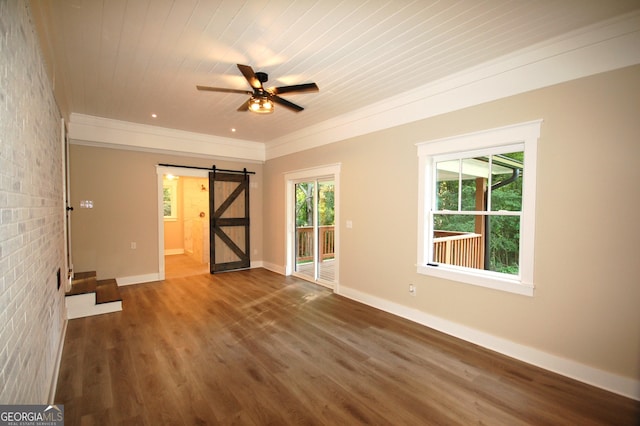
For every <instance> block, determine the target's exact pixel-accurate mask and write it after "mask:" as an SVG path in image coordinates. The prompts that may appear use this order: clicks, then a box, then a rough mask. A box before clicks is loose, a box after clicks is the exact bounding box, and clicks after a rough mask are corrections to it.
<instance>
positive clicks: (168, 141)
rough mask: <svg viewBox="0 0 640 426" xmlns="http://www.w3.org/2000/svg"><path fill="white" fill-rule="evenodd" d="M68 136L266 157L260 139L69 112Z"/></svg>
mask: <svg viewBox="0 0 640 426" xmlns="http://www.w3.org/2000/svg"><path fill="white" fill-rule="evenodd" d="M69 139H71V143H75V144H79V145H91V146H105V147H110V148H120V149H135V150H140V151H156V152H162V153H172V154H180V155H185V154H192V155H195V156H199V157H202V156H204V157H208V158H220V159H233V160H248V161H257V162H264V161H265V145H264V144H263V143H261V142H253V141H245V140H240V139H231V138H223V137H220V136H211V135H205V134H202V133H193V132H186V131H183V130H175V129H167V128H164V127H156V126H149V125H146V124H138V123H130V122H126V121H119V120H112V119H108V118H102V117H94V116H89V115H84V114H77V113H72V114H71V116H70V119H69Z"/></svg>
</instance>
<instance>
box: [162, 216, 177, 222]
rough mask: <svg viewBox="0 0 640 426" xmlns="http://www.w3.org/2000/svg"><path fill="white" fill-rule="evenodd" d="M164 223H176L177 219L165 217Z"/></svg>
mask: <svg viewBox="0 0 640 426" xmlns="http://www.w3.org/2000/svg"><path fill="white" fill-rule="evenodd" d="M164 221H165V222H177V221H178V218H177V217H169V216H165V218H164Z"/></svg>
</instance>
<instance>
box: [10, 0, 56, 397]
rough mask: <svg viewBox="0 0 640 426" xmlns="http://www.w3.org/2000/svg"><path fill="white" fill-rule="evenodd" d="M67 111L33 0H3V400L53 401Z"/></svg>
mask: <svg viewBox="0 0 640 426" xmlns="http://www.w3.org/2000/svg"><path fill="white" fill-rule="evenodd" d="M60 128H61V123H60V113H59V110H58V108H57V106H56V103H55V101H54V98H53V93H52V86H51V83H50V82H49V79H48V77H47V74H46V71H45V66H44V63H43V59H42V56H41V54H40V49H39V44H38V40H37V35H36V33H35V29H34V26H33V23H32V19H31V12H30V10H29V7H28V3H27V2H26V1H24V0H0V369H1V370H0V384H1V385H0V404H7V403H46V402H49V401H48V399H49V398H50V388H51V384H52V383H53V379H54V375H55V374H56V364H57V356H58V352H59V350H60V346H61V341H60V339H61V336H62V333H63V329H64V324H65V321H64V316H65V310H64V283H63V285H62V286H61V288H60V290H58V289H57V279H56V275H57V274H56V273H57V271H58V268H61V269H62V279H63V280H64V277H65V276H66V273H65V272H64V230H63V220H64V213H63V198H62V197H63V189H62V172H61V171H62V154H61V153H62V148H61V142H60Z"/></svg>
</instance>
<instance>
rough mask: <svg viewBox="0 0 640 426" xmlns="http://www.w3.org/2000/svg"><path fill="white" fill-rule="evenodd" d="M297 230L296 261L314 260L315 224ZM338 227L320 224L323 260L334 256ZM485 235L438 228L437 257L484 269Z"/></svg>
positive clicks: (320, 243) (434, 246)
mask: <svg viewBox="0 0 640 426" xmlns="http://www.w3.org/2000/svg"><path fill="white" fill-rule="evenodd" d="M296 230H297V252H296V262H297V263H301V262H308V261H312V260H313V226H301V227H298V228H296ZM334 246H335V227H334V226H333V225H330V226H319V227H318V256H319V260H320V261H321V262H322V261H324V260H327V259H333V258H334V248H335V247H334ZM483 250H484V247H483V242H482V235H480V234H474V233H468V232H453V231H435V238H434V239H433V260H434V261H435V262H438V263H446V264H448V265H457V266H464V267H467V268H476V269H483V268H484V256H483Z"/></svg>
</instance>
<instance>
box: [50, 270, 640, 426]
mask: <svg viewBox="0 0 640 426" xmlns="http://www.w3.org/2000/svg"><path fill="white" fill-rule="evenodd" d="M174 275H175V276H176V278H170V279H167V280H165V281H162V282H158V283H148V284H140V285H135V286H128V287H123V288H121V295H122V299H123V311H122V312H117V313H111V314H106V315H100V316H95V317H88V318H80V319H74V320H71V321H69V323H68V328H67V335H66V340H65V347H64V352H63V357H62V364H61V369H60V377H59V381H58V389H57V394H56V403H58V404H64V408H65V420H66V422H65V424H66V425H189V426H191V425H205V424H212V425H215V424H220V425H233V424H238V425H267V424H273V425H316V424H317V425H338V424H342V425H356V424H375V425H457V424H459V425H468V424H485V425H565V424H566V425H630V424H636V423H637V422H638V420H639V419H640V402H638V401H633V400H630V399H627V398H623V397H620V396H617V395H614V394H611V393H608V392H605V391H603V390H600V389H597V388H593V387H590V386H588V385H585V384H582V383H579V382H576V381H573V380H570V379H567V378H564V377H561V376H558V375H555V374H553V373H549V372H547V371H544V370H541V369H538V368H535V367H532V366H529V365H527V364H523V363H521V362H518V361H515V360H512V359H509V358H507V357H504V356H501V355H499V354H496V353H493V352H490V351H488V350H485V349H482V348H479V347H477V346H474V345H472V344H469V343H466V342H463V341H460V340H458V339H455V338H452V337H450V336H447V335H444V334H442V333H439V332H436V331H434V330H431V329H429V328H426V327H423V326H420V325H417V324H414V323H411V322H409V321H406V320H403V319H401V318H398V317H394V316H392V315H390V314H387V313H384V312H382V311H379V310H376V309H373V308H371V307H367V306H364V305H361V304H359V303H356V302H353V301H351V300H349V299H345V298H342V297H340V296H336V295H333V294H332V293H331V292H330V291H329V290H327V289H325V288H323V287H319V286H315V285H313V284H310V283H307V282H305V281H302V280H298V279H295V278H291V277H283V276H280V275H277V274H275V273H272V272H269V271H266V270H264V269H254V270H248V271H240V272H229V273H224V274H219V275H215V276H211V275H208V274H199V275H193V276H179V275H181V274H174Z"/></svg>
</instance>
